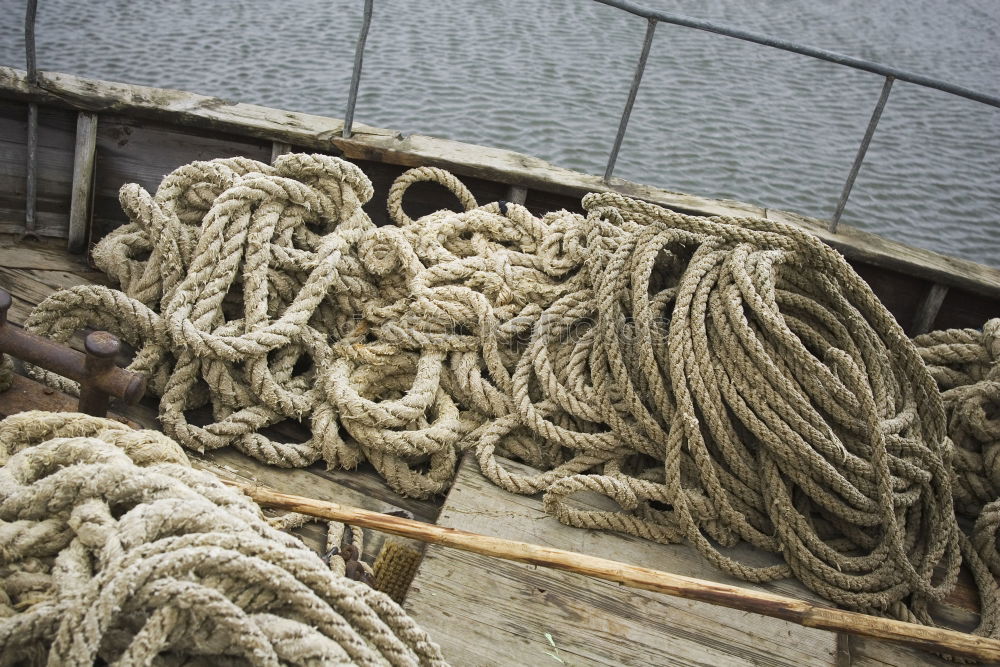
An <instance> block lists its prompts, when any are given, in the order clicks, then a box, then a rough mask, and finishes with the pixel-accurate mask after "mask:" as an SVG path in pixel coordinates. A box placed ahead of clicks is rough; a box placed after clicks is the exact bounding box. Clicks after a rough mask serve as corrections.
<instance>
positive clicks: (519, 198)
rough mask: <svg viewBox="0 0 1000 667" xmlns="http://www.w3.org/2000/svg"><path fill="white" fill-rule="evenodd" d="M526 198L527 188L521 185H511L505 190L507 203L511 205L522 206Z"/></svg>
mask: <svg viewBox="0 0 1000 667" xmlns="http://www.w3.org/2000/svg"><path fill="white" fill-rule="evenodd" d="M527 198H528V188H526V187H524V186H521V185H512V186H510V188H509V189H508V190H507V201H509V202H510V203H512V204H521V205H522V206H523V205H524V202H525V200H527Z"/></svg>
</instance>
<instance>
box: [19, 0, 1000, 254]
mask: <svg viewBox="0 0 1000 667" xmlns="http://www.w3.org/2000/svg"><path fill="white" fill-rule="evenodd" d="M642 1H643V3H644V4H647V5H649V6H658V7H661V8H663V9H664V10H666V11H673V12H677V13H682V14H687V15H691V16H696V17H700V18H708V19H714V20H718V21H722V22H726V23H730V24H740V25H742V26H743V27H745V28H746V29H750V30H755V31H759V32H766V33H769V34H772V35H775V36H778V37H783V38H787V39H792V40H795V41H799V42H803V43H807V44H812V45H815V46H819V47H823V48H828V49H832V50H835V51H840V52H843V53H848V54H851V55H855V56H859V57H862V58H868V59H872V60H877V61H881V62H886V63H890V64H894V65H896V66H898V67H902V68H906V69H910V70H913V71H916V72H920V73H924V74H927V75H929V76H934V77H938V78H943V79H948V80H953V81H955V82H956V83H960V84H962V85H965V86H968V87H971V88H974V89H979V90H983V91H986V92H990V93H993V94H997V93H1000V77H998V72H1000V3H998V2H996V0H909V1H908V2H905V3H904V2H879V3H873V2H869V1H866V0H829V1H828V2H819V1H818V0H698V1H695V0H672V1H671V2H666V1H665V0H642ZM39 4H40V7H39V14H38V21H39V22H38V43H39V54H40V56H39V65H40V67H41V68H43V69H49V70H57V71H64V72H72V73H76V74H81V75H86V76H94V77H100V78H105V79H111V80H119V81H129V82H135V83H143V84H148V85H155V86H162V87H172V88H181V89H186V90H193V91H196V92H201V93H206V94H212V95H218V96H221V97H226V98H229V99H238V100H242V101H248V102H255V103H259V104H265V105H268V106H275V107H280V108H287V109H294V110H300V111H309V112H313V113H321V114H326V115H332V116H341V115H342V114H343V111H344V106H345V100H346V97H347V88H348V83H349V79H350V69H351V62H352V56H353V48H354V41H355V38H356V35H357V31H358V27H359V25H360V18H361V7H362V4H363V3H362V2H361V0H351V1H349V2H348V1H342V0H341V1H332V0H324V1H319V0H292V1H289V2H274V1H273V0H230V1H219V2H212V3H209V2H194V1H193V0H186V1H184V0H178V1H175V2H171V3H164V2H162V1H153V0H117V1H102V2H94V3H81V2H78V1H71V0H40V3H39ZM375 4H376V7H375V18H374V22H373V24H372V29H371V34H370V36H369V48H368V50H367V52H366V59H365V70H364V79H363V82H362V88H361V94H360V98H359V105H358V111H357V119H358V121H359V122H363V123H366V124H370V125H376V126H381V127H390V128H393V129H397V130H401V131H403V132H405V133H411V132H419V133H422V134H431V135H436V136H444V137H449V138H454V139H459V140H463V141H469V142H474V143H480V144H487V145H495V146H502V147H506V148H511V149H514V150H518V151H522V152H525V153H529V154H532V155H537V156H539V157H542V158H545V159H547V160H550V161H552V162H554V163H556V164H559V165H563V166H567V167H571V168H574V169H579V170H581V171H585V172H590V173H596V174H600V173H603V169H604V162H605V160H606V159H607V154H608V151H609V149H610V146H611V143H612V140H613V138H614V133H615V130H616V127H617V119H618V116H619V114H620V113H621V109H622V105H623V104H624V100H625V96H626V94H627V90H628V85H629V82H630V80H631V76H632V70H633V68H634V64H635V60H636V58H637V56H638V54H639V50H640V47H641V42H642V36H643V33H644V31H645V21H644V20H642V19H640V18H637V17H635V16H631V15H628V14H625V13H623V12H620V11H617V10H615V9H612V8H609V7H605V6H603V5H598V4H597V3H592V2H588V1H587V0H551V1H548V2H542V1H539V0H535V1H532V0H500V1H499V2H474V1H472V0H453V1H451V2H433V1H431V0H376V3H375ZM0 9H3V10H4V11H2V12H0V62H2V63H4V64H11V65H15V66H18V67H23V62H24V57H23V41H22V37H21V30H22V22H23V3H22V2H21V1H20V0H0ZM881 84H882V80H881V78H880V77H878V76H876V75H871V74H865V73H862V72H855V71H853V70H848V69H846V68H842V67H838V66H835V65H832V64H829V63H823V62H819V61H814V60H812V59H809V58H803V57H799V56H794V55H792V54H787V53H782V52H778V51H774V50H771V49H768V48H766V47H761V46H757V45H753V44H747V43H743V42H739V41H736V40H733V39H728V38H724V37H719V36H715V35H710V34H707V33H703V32H698V31H694V30H689V29H686V28H681V27H675V26H670V25H664V24H661V25H659V26H658V27H657V30H656V41H655V43H654V45H653V50H652V53H651V55H650V59H649V67H648V68H647V72H646V76H645V78H644V81H643V87H642V89H641V90H640V92H639V97H638V101H637V104H636V108H635V111H634V113H633V116H632V121H631V124H630V126H629V133H628V135H627V137H626V140H625V144H624V146H623V150H622V154H621V157H620V159H619V161H618V167H617V169H616V172H615V174H616V175H617V176H621V177H624V178H628V179H631V180H636V181H641V182H646V183H651V184H654V185H658V186H661V187H665V188H668V189H672V190H679V191H685V192H690V193H694V194H702V195H708V196H718V197H727V198H733V199H740V200H744V201H749V202H753V203H757V204H760V205H762V206H767V207H772V208H785V209H789V210H794V211H799V212H802V213H806V214H809V215H814V216H817V217H823V218H826V217H829V216H830V214H831V213H832V210H833V207H834V205H835V203H836V200H837V197H838V196H839V194H840V189H841V187H842V184H843V180H844V178H845V176H846V174H847V171H848V170H849V168H850V165H851V161H852V159H853V157H854V153H855V151H856V150H857V145H858V142H859V141H860V139H861V136H862V134H863V133H864V128H865V125H866V123H867V120H868V116H869V114H870V113H871V110H872V107H873V106H874V104H875V100H876V99H877V97H878V93H879V90H880V87H881ZM998 210H1000V110H998V109H993V108H991V107H986V106H984V105H980V104H977V103H975V102H971V101H968V100H964V99H960V98H956V97H953V96H951V95H947V94H945V93H941V92H937V91H930V90H925V89H920V88H918V87H916V86H913V85H910V84H905V83H897V84H896V85H895V87H894V88H893V93H892V96H891V98H890V100H889V104H888V106H887V107H886V111H885V114H884V115H883V118H882V122H881V124H880V126H879V129H878V132H877V133H876V135H875V139H874V141H873V143H872V147H871V150H870V152H869V155H868V159H867V160H866V162H865V165H864V168H863V169H862V171H861V175H860V177H859V178H858V182H857V184H856V186H855V190H854V193H853V195H852V197H851V201H850V203H849V204H848V208H847V211H846V213H845V215H844V220H845V221H846V222H848V223H850V224H853V225H856V226H859V227H862V228H865V229H869V230H871V231H875V232H878V233H881V234H884V235H887V236H890V237H893V238H896V239H899V240H902V241H905V242H907V243H911V244H914V245H919V246H924V247H928V248H932V249H936V250H940V251H943V252H947V253H951V254H957V255H961V256H964V257H968V258H971V259H975V260H977V261H980V262H984V263H988V264H992V265H995V266H1000V233H998V230H1000V220H998Z"/></svg>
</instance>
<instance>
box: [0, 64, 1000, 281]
mask: <svg viewBox="0 0 1000 667" xmlns="http://www.w3.org/2000/svg"><path fill="white" fill-rule="evenodd" d="M0 93H3V94H5V95H6V96H7V97H9V98H12V99H16V100H22V101H33V102H39V103H49V104H56V105H61V106H64V107H69V108H73V109H78V110H90V111H102V112H105V111H110V112H115V113H121V114H128V115H130V116H135V117H144V118H157V119H161V120H165V121H166V122H168V123H170V124H173V125H181V126H187V127H201V128H206V129H214V130H224V131H227V132H232V133H236V134H242V135H246V136H253V137H259V138H263V139H267V140H268V141H281V142H286V143H289V144H293V145H296V146H301V147H304V148H307V149H319V150H325V151H329V150H337V151H339V152H340V153H342V154H343V155H344V156H346V157H348V158H350V159H362V160H372V161H378V162H388V163H392V164H397V165H402V166H421V165H432V166H438V167H443V168H446V169H451V170H452V171H454V172H455V173H456V174H458V175H460V176H463V177H467V176H475V177H478V178H481V179H485V180H490V181H497V182H501V183H506V184H509V185H518V186H522V187H525V188H528V189H532V190H544V191H546V192H552V193H556V194H562V195H568V196H574V197H579V196H582V195H583V194H584V193H586V192H604V191H616V192H620V193H622V194H625V195H628V196H631V197H636V198H639V199H645V200H648V201H651V202H654V203H657V204H660V205H663V206H666V207H669V208H673V209H675V210H678V211H683V212H689V213H695V214H700V215H732V216H747V215H754V216H760V217H767V218H769V219H773V220H779V221H782V222H787V223H790V224H793V225H797V226H800V227H803V228H805V229H808V230H809V231H812V232H814V233H815V234H817V235H818V236H819V237H820V238H822V239H823V240H824V241H827V242H828V243H830V244H831V245H833V246H834V247H836V248H838V249H839V250H840V251H841V252H843V253H844V255H845V256H847V257H848V258H853V259H860V260H863V261H865V262H867V263H870V264H874V265H878V266H882V267H884V268H887V269H889V270H893V271H900V272H903V273H905V274H908V275H915V276H918V277H922V278H926V279H929V280H933V281H934V282H939V283H941V284H944V285H948V286H958V287H962V288H965V289H968V290H970V291H973V292H976V293H981V294H986V295H990V296H1000V269H995V268H991V267H987V266H983V265H981V264H976V263H974V262H970V261H966V260H961V259H957V258H952V257H946V256H944V255H940V254H938V253H935V252H932V251H929V250H923V249H918V248H910V247H908V246H904V245H903V244H900V243H897V242H894V241H891V240H888V239H883V238H881V237H878V236H876V235H874V234H870V233H867V232H863V231H860V230H857V229H852V228H850V227H847V226H841V227H840V228H839V230H838V232H837V233H836V234H830V233H829V232H828V231H826V223H825V222H823V221H820V220H817V219H814V218H807V217H805V216H801V215H798V214H794V213H788V212H785V211H777V210H773V209H763V208H760V207H758V206H753V205H751V204H745V203H741V202H734V201H729V200H716V199H708V198H705V197H697V196H692V195H686V194H681V193H676V192H670V191H667V190H662V189H659V188H654V187H651V186H646V185H640V184H636V183H630V182H628V181H623V180H620V179H612V184H610V185H608V184H605V183H603V182H602V181H601V179H600V177H598V176H593V175H587V174H580V173H578V172H574V171H571V170H569V169H563V168H561V167H556V166H554V165H552V164H549V163H548V162H545V161H544V160H540V159H538V158H533V157H529V156H526V155H522V154H519V153H514V152H512V151H507V150H502V149H496V148H486V147H482V146H474V145H470V144H465V143H462V142H457V141H450V140H445V139H437V138H433V137H425V136H421V135H410V136H405V137H404V136H402V135H400V134H398V133H396V132H393V131H391V130H383V129H377V128H371V127H366V126H363V125H355V126H354V134H353V135H352V137H351V138H350V139H344V138H342V137H340V136H339V133H340V129H341V125H342V122H341V121H339V120H334V119H330V118H325V117H321V116H314V115H310V114H301V113H294V112H286V111H279V110H275V109H267V108H265V107H258V106H255V105H249V104H241V103H234V102H229V101H226V100H221V99H218V98H214V97H206V96H204V95H195V94H192V93H184V92H181V91H175V90H165V89H158V88H150V87H146V86H133V85H127V84H120V83H110V82H106V81H97V80H91V79H84V78H80V77H75V76H70V75H66V74H55V73H45V74H43V75H42V77H41V81H40V83H39V86H38V87H31V86H28V84H27V82H26V81H25V77H24V72H23V71H21V70H16V69H12V68H9V67H2V68H0Z"/></svg>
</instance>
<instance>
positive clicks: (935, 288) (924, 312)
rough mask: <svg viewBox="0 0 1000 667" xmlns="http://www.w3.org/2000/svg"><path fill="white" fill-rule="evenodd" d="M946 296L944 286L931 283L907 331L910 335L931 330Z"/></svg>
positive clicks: (946, 291)
mask: <svg viewBox="0 0 1000 667" xmlns="http://www.w3.org/2000/svg"><path fill="white" fill-rule="evenodd" d="M946 296H948V288H947V287H946V286H944V285H938V284H937V283H935V284H933V285H931V287H930V289H929V290H927V296H925V297H924V300H923V301H921V302H920V305H919V306H918V307H917V313H916V316H915V317H914V318H913V325H912V326H911V327H910V332H909V333H910V335H911V336H919V335H920V334H923V333H927V332H928V331H930V330H931V327H932V326H933V325H934V320H935V319H937V316H938V313H939V312H940V311H941V304H942V303H944V298H945V297H946Z"/></svg>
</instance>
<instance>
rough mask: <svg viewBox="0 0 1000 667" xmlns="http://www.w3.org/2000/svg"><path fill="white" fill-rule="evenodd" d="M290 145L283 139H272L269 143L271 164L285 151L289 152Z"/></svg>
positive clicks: (290, 150)
mask: <svg viewBox="0 0 1000 667" xmlns="http://www.w3.org/2000/svg"><path fill="white" fill-rule="evenodd" d="M291 152H292V146H291V144H287V143H285V142H284V141H274V142H272V143H271V164H274V161H275V160H277V159H278V158H279V157H281V156H282V155H284V154H285V153H291Z"/></svg>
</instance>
